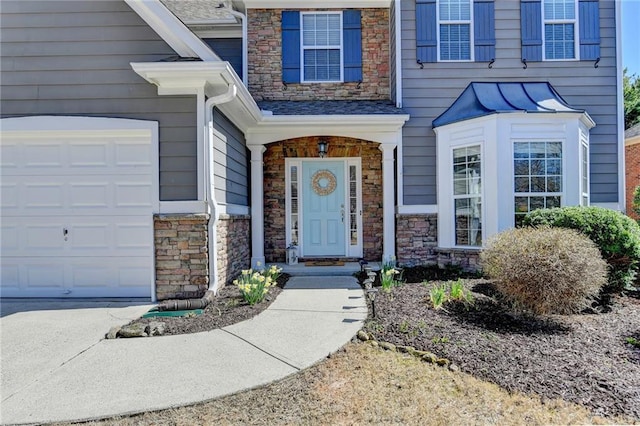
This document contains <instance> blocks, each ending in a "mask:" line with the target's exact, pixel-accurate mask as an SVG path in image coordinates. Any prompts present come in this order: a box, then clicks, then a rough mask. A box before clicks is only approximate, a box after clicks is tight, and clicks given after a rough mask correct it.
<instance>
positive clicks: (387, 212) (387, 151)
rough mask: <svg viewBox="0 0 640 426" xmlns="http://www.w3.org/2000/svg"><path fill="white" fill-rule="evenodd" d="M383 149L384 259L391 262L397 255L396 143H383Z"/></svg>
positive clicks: (381, 145)
mask: <svg viewBox="0 0 640 426" xmlns="http://www.w3.org/2000/svg"><path fill="white" fill-rule="evenodd" d="M378 148H379V149H380V151H382V216H383V219H382V221H383V227H382V238H383V240H382V261H383V262H390V261H391V259H393V258H395V255H396V223H395V206H394V204H395V190H394V188H395V186H394V173H393V171H394V167H393V166H394V159H393V150H394V149H395V148H396V144H391V143H383V144H380V146H379V147H378Z"/></svg>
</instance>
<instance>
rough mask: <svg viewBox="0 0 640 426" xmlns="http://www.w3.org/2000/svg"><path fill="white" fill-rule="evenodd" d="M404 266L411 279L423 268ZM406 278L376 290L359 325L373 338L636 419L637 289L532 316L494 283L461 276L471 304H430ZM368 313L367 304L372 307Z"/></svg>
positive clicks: (639, 392)
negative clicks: (580, 309) (577, 308)
mask: <svg viewBox="0 0 640 426" xmlns="http://www.w3.org/2000/svg"><path fill="white" fill-rule="evenodd" d="M406 272H407V271H405V277H409V278H410V279H412V280H415V281H422V279H420V280H418V278H420V277H421V276H422V277H424V275H425V273H426V272H428V271H426V270H425V271H422V273H416V272H415V271H411V272H410V273H409V274H407V273H406ZM441 283H443V281H428V282H427V283H426V284H422V283H410V284H409V283H406V284H403V285H400V286H398V287H394V288H392V290H391V292H390V293H384V292H382V291H380V292H378V295H377V297H376V299H375V301H374V303H375V312H376V317H375V318H371V317H370V319H369V320H368V322H367V324H366V326H365V329H366V330H367V331H368V332H370V333H371V334H372V335H373V336H374V337H375V339H376V340H378V341H386V342H390V343H393V344H396V345H405V346H413V347H415V348H416V349H420V350H427V351H430V352H433V353H435V354H437V355H438V356H440V357H444V358H447V359H449V360H450V361H451V362H452V363H454V364H455V365H457V366H458V367H459V368H460V369H461V370H462V371H464V372H467V373H470V374H472V375H474V376H476V377H478V378H480V379H483V380H487V381H490V382H493V383H496V384H498V385H499V386H501V387H503V388H504V389H506V390H508V391H510V392H514V391H519V392H524V393H535V394H538V395H539V396H540V397H542V398H543V400H544V399H548V400H551V399H555V398H562V399H564V400H567V401H571V402H575V403H578V404H581V405H584V406H586V407H588V408H590V409H592V410H593V412H594V413H595V414H598V415H602V416H607V417H608V416H616V415H621V416H626V417H631V418H635V419H637V420H640V347H638V346H636V345H633V344H631V343H628V342H627V339H629V338H633V339H637V340H639V341H640V293H638V292H628V293H627V294H626V295H620V296H614V297H612V298H610V299H608V304H607V306H605V307H603V306H600V305H595V304H594V308H593V309H590V310H589V311H588V312H584V313H582V314H578V315H562V316H560V315H557V316H547V317H544V318H535V317H531V316H527V315H526V314H523V313H520V314H518V313H514V311H513V310H512V309H509V308H508V307H507V305H506V303H504V302H502V301H501V300H500V297H499V296H498V294H497V292H496V291H495V288H494V287H493V284H492V283H491V282H489V281H487V280H484V279H477V278H476V279H466V280H464V283H465V287H466V288H467V289H468V290H470V291H471V293H472V295H473V298H474V300H473V303H471V304H465V303H463V302H448V303H447V304H445V305H444V307H443V308H441V309H438V310H436V309H434V308H433V305H432V304H431V302H430V300H429V289H430V288H431V286H432V285H438V284H441ZM370 311H371V309H370Z"/></svg>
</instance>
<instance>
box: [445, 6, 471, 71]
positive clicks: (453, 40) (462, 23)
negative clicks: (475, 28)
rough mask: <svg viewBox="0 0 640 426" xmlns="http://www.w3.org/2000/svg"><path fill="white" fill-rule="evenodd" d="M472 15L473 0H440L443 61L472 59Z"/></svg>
mask: <svg viewBox="0 0 640 426" xmlns="http://www.w3.org/2000/svg"><path fill="white" fill-rule="evenodd" d="M471 15H472V12H471V0H439V1H438V21H439V25H438V30H439V33H440V35H439V37H438V41H439V53H440V60H441V61H470V60H471V48H472V41H471Z"/></svg>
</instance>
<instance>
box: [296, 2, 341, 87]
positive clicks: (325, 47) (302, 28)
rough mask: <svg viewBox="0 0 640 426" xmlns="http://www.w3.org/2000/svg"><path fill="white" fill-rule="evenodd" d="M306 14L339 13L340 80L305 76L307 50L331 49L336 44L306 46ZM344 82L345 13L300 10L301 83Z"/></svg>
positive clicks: (334, 47)
mask: <svg viewBox="0 0 640 426" xmlns="http://www.w3.org/2000/svg"><path fill="white" fill-rule="evenodd" d="M305 15H339V16H340V29H339V30H338V31H339V33H340V46H339V47H338V49H339V50H340V79H339V80H306V79H305V78H304V52H305V50H329V49H336V46H322V48H319V47H305V46H304V16H305ZM343 82H344V15H343V13H342V12H341V11H309V12H300V83H343Z"/></svg>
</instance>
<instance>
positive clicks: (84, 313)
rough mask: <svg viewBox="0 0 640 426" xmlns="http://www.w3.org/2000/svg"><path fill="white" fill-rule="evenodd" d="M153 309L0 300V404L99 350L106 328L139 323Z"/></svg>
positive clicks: (112, 303)
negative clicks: (64, 366)
mask: <svg viewBox="0 0 640 426" xmlns="http://www.w3.org/2000/svg"><path fill="white" fill-rule="evenodd" d="M152 306H153V305H150V304H149V302H140V301H120V300H119V301H101V300H77V301H71V300H52V299H47V300H33V299H4V300H0V316H1V318H0V356H1V359H2V361H1V367H2V368H1V369H0V385H1V387H0V394H1V396H2V401H3V402H4V401H6V400H7V399H10V398H11V397H12V396H13V395H15V394H17V393H19V392H20V391H21V390H22V389H24V388H26V387H28V386H30V385H32V384H34V383H36V382H37V381H38V380H39V378H42V377H44V376H47V375H49V374H50V373H51V372H52V371H54V370H55V369H57V368H59V367H61V366H63V365H64V364H66V363H67V362H69V361H70V360H71V359H73V358H75V357H76V356H78V355H79V354H81V353H83V352H85V351H87V350H88V349H90V348H91V347H93V346H95V345H96V344H98V342H99V341H100V340H101V339H103V338H104V335H105V333H106V332H107V331H109V329H110V328H111V327H113V326H115V325H124V324H126V323H128V322H129V321H131V320H132V319H135V318H138V317H139V316H140V315H142V314H144V313H145V312H146V311H148V310H149V309H150V308H151V307H152ZM0 415H1V413H0ZM2 417H4V416H2Z"/></svg>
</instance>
